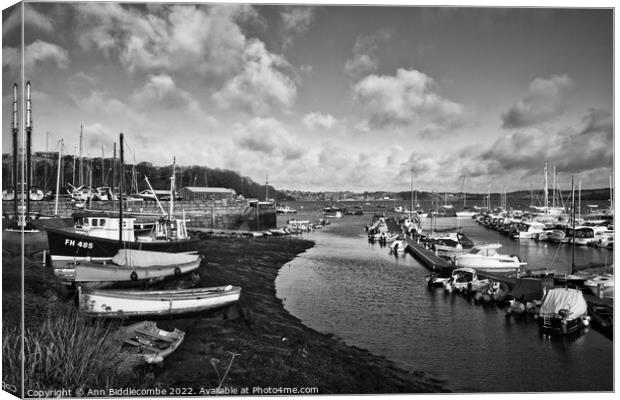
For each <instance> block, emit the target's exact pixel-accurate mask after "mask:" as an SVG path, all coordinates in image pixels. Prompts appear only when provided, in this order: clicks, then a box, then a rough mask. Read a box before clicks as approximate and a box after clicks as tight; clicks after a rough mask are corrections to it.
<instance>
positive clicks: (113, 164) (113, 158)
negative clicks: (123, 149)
mask: <svg viewBox="0 0 620 400" xmlns="http://www.w3.org/2000/svg"><path fill="white" fill-rule="evenodd" d="M115 187H116V142H115V143H114V153H113V155H112V193H114V188H115Z"/></svg>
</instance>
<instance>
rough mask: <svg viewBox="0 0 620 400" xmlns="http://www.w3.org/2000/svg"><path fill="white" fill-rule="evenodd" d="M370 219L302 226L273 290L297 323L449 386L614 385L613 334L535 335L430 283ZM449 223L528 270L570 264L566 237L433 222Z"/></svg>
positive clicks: (579, 259)
mask: <svg viewBox="0 0 620 400" xmlns="http://www.w3.org/2000/svg"><path fill="white" fill-rule="evenodd" d="M316 216H317V212H316V211H312V212H311V211H310V210H307V209H306V211H305V212H303V211H302V212H301V213H300V214H298V215H296V216H294V217H292V216H290V215H286V216H279V218H280V220H281V221H279V225H281V224H280V222H284V221H285V219H289V218H297V219H316ZM369 219H370V215H362V216H345V217H344V218H339V219H332V220H331V224H330V225H328V226H326V227H325V228H324V229H322V230H319V231H314V232H312V233H308V234H304V237H305V238H308V239H310V240H313V241H315V243H316V245H315V247H313V248H311V249H310V250H308V251H307V252H305V253H303V254H301V255H300V256H298V257H297V258H296V259H295V260H293V261H291V262H290V263H289V264H287V265H286V266H284V267H283V268H282V269H281V270H280V274H279V276H278V278H277V280H276V288H277V295H278V297H280V298H281V299H282V300H283V302H284V306H285V308H286V309H287V310H288V311H289V312H290V313H291V314H293V315H295V316H296V317H298V318H300V319H301V320H302V322H303V323H304V324H306V325H307V326H309V327H311V328H313V329H316V330H318V331H320V332H324V333H331V334H333V335H335V336H337V337H339V338H341V339H343V340H344V341H345V342H346V343H347V344H350V345H355V346H358V347H361V348H365V349H367V350H369V351H371V352H373V353H375V354H378V355H382V356H385V357H387V358H388V359H390V360H392V361H394V362H395V363H396V364H397V365H398V366H400V367H402V368H405V369H407V370H411V371H423V372H425V373H426V374H427V375H429V376H431V377H434V378H437V379H440V380H441V381H443V382H444V385H445V387H446V388H447V389H448V390H451V391H455V392H465V393H471V392H565V391H611V390H613V341H611V340H610V339H608V338H606V337H605V336H603V335H601V334H600V333H598V332H597V331H595V330H594V329H592V328H587V329H586V332H585V333H584V334H582V335H580V336H578V337H573V338H553V339H549V338H543V337H542V336H541V335H540V334H539V330H538V326H537V324H536V321H535V320H534V319H533V318H532V317H531V316H527V317H520V318H514V317H509V318H506V313H505V312H504V310H503V309H500V308H498V307H497V306H495V305H492V306H480V305H476V304H475V303H474V302H473V301H471V300H469V299H467V298H464V297H462V296H457V295H450V294H447V293H445V292H444V290H443V289H429V288H428V287H427V285H426V281H425V279H424V278H425V276H426V275H428V270H427V269H425V268H424V267H423V266H422V265H421V264H420V263H419V262H417V261H416V260H415V259H414V258H413V257H411V256H410V255H408V254H407V255H404V256H399V257H395V256H393V255H391V254H389V250H388V248H386V247H380V246H379V245H378V244H371V243H368V241H367V240H366V235H365V232H364V231H363V227H364V225H365V224H367V223H368V222H369ZM457 226H461V227H463V231H464V233H465V234H466V235H468V236H469V237H470V238H472V239H473V240H475V241H477V242H500V243H502V244H503V248H502V249H501V250H500V251H501V252H504V253H508V254H518V255H520V256H521V257H522V258H524V259H525V260H526V261H527V262H528V266H529V267H530V268H532V269H542V268H545V267H548V266H550V267H551V268H553V269H555V270H556V271H558V272H560V271H567V270H568V268H569V263H570V260H571V253H572V251H571V250H570V246H556V245H553V244H544V243H536V242H535V241H533V240H525V241H524V240H521V241H517V240H512V239H509V238H507V237H505V236H502V235H500V234H498V233H497V232H495V231H492V230H487V229H486V228H484V227H481V226H479V225H478V224H477V223H476V222H475V221H473V220H472V219H469V218H467V219H456V218H440V219H437V229H442V228H450V227H457ZM424 228H425V229H430V225H428V226H426V227H424ZM612 254H613V252H611V251H609V250H607V249H596V248H590V247H585V248H577V249H576V251H575V262H576V264H586V263H588V262H605V261H607V260H610V259H611V258H612V257H613V256H612Z"/></svg>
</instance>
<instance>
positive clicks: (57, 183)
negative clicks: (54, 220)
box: [54, 138, 62, 217]
mask: <svg viewBox="0 0 620 400" xmlns="http://www.w3.org/2000/svg"><path fill="white" fill-rule="evenodd" d="M61 169H62V138H61V139H60V150H58V171H57V172H56V202H55V203H56V204H55V205H54V216H55V217H58V197H59V195H60V170H61Z"/></svg>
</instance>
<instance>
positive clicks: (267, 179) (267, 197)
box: [265, 175, 269, 201]
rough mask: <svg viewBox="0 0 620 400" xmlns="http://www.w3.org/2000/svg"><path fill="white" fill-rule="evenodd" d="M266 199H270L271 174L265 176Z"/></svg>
mask: <svg viewBox="0 0 620 400" xmlns="http://www.w3.org/2000/svg"><path fill="white" fill-rule="evenodd" d="M265 201H269V175H267V176H266V177H265Z"/></svg>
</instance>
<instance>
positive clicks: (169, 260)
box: [112, 249, 199, 267]
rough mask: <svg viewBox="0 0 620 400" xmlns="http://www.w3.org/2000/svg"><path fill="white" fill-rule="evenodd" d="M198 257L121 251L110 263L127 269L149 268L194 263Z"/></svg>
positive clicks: (132, 250)
mask: <svg viewBox="0 0 620 400" xmlns="http://www.w3.org/2000/svg"><path fill="white" fill-rule="evenodd" d="M198 257H199V256H198V255H196V254H179V253H165V252H162V251H146V250H134V249H121V250H119V251H118V253H116V255H115V256H114V257H113V258H112V262H113V263H114V264H117V265H122V266H128V267H150V266H153V265H173V264H177V265H178V264H185V263H189V262H193V261H196V259H197V258H198Z"/></svg>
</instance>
